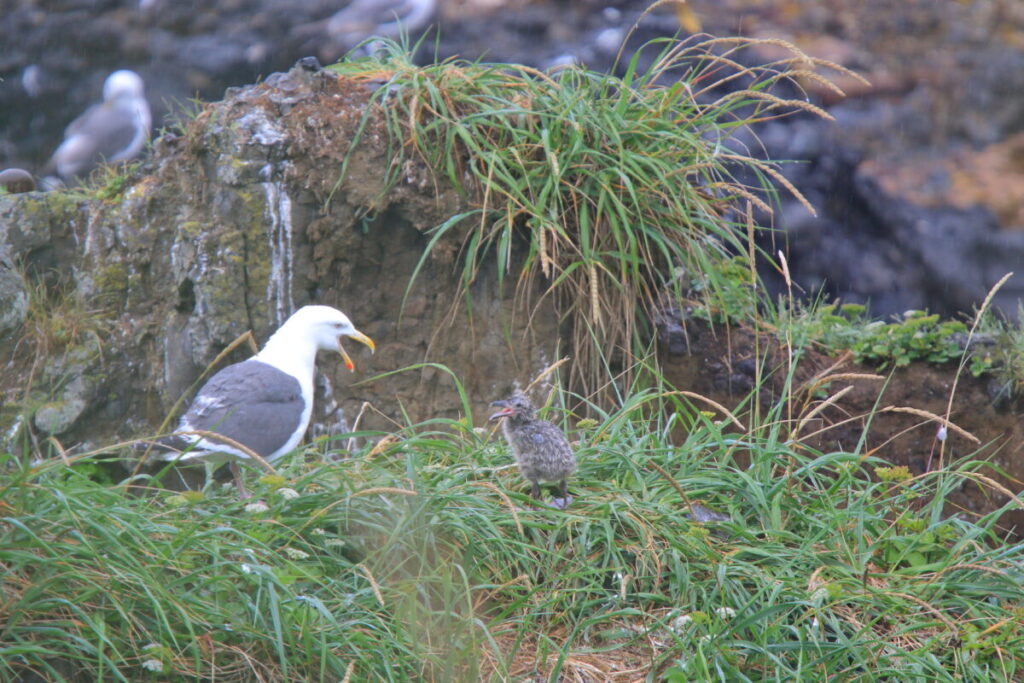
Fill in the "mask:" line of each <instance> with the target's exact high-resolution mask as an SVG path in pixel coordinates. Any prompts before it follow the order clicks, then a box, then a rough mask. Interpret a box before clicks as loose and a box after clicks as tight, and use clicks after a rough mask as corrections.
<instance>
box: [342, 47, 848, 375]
mask: <svg viewBox="0 0 1024 683" xmlns="http://www.w3.org/2000/svg"><path fill="white" fill-rule="evenodd" d="M762 42H764V41H757V40H744V39H709V38H706V37H704V38H703V39H700V40H693V41H686V42H682V43H680V42H677V41H670V40H665V41H657V42H655V43H652V44H650V45H648V47H647V49H645V50H641V51H640V52H638V53H637V54H636V55H635V56H634V57H633V58H632V60H631V61H630V63H629V64H628V65H626V69H625V74H624V75H623V76H622V77H621V78H619V77H615V76H611V75H608V74H603V73H596V72H592V71H588V70H586V69H584V68H579V67H566V68H563V69H559V70H554V71H552V72H547V73H542V72H539V71H537V70H535V69H531V68H528V67H524V66H519V65H514V64H484V63H478V62H465V61H458V60H456V61H447V62H444V63H442V64H435V65H430V66H424V67H419V66H416V65H414V64H413V63H412V62H411V61H410V55H409V52H408V51H406V50H404V49H402V48H401V47H400V46H398V45H396V44H394V43H387V46H388V48H387V50H385V51H382V52H381V53H379V54H378V55H377V56H375V57H372V58H362V59H357V60H353V61H347V62H343V63H341V64H337V65H335V66H334V67H332V68H333V69H335V70H336V71H337V72H338V73H340V74H342V75H343V76H345V77H347V78H351V79H354V80H368V79H375V80H384V81H385V84H384V85H382V86H381V87H380V88H379V89H378V90H377V91H376V93H375V95H374V104H375V105H376V106H375V107H370V108H368V112H367V117H366V119H364V124H363V125H364V126H365V125H367V123H366V122H367V121H368V120H369V117H371V116H374V115H377V114H378V113H383V115H384V117H385V120H386V122H387V126H388V130H389V132H390V138H391V142H392V147H393V158H392V161H391V164H390V177H389V178H388V181H387V183H386V187H385V189H384V192H385V193H386V192H387V191H388V190H390V188H391V187H393V186H394V185H395V184H396V183H398V182H400V181H401V180H402V179H403V178H404V177H405V176H406V175H407V172H408V168H409V166H408V165H409V164H423V165H425V166H426V168H429V169H435V170H436V172H437V174H438V175H439V176H440V177H441V179H443V180H444V181H445V182H446V184H448V185H450V186H453V187H455V188H456V189H457V190H459V191H460V192H462V193H463V195H464V196H465V198H466V200H467V202H468V203H469V205H470V206H471V209H470V210H468V211H466V212H464V213H461V214H459V215H456V216H453V217H452V218H450V219H449V220H448V221H446V222H445V223H443V224H441V225H440V226H438V227H436V228H435V229H434V230H433V231H432V239H431V242H430V245H429V247H428V249H427V253H425V254H424V255H423V260H421V266H422V264H423V263H424V261H425V260H426V258H427V257H428V255H429V252H430V250H431V249H432V248H433V246H434V245H435V244H437V243H438V241H440V240H442V239H448V240H452V239H457V240H460V241H461V242H462V245H461V251H460V253H461V258H462V267H463V271H462V276H463V277H462V281H463V286H464V288H465V289H466V291H467V292H468V287H469V285H470V284H471V283H472V282H473V281H474V279H475V278H476V276H477V274H478V272H479V270H480V268H481V267H482V264H483V263H485V262H493V263H495V264H496V266H497V271H498V273H499V277H504V276H505V275H513V276H514V277H515V279H516V284H517V291H519V292H520V294H521V295H523V296H529V295H531V294H535V295H536V294H537V293H540V292H545V295H544V296H547V295H548V294H550V295H551V296H552V297H553V298H554V300H555V301H556V303H557V305H558V306H559V307H560V309H561V310H562V312H563V314H564V315H565V316H566V317H567V318H568V319H569V320H570V321H571V323H572V330H573V332H572V335H573V340H572V348H571V349H570V353H571V355H572V356H573V358H574V363H573V371H572V372H573V377H572V378H571V380H572V383H573V386H578V387H580V388H581V390H582V391H583V393H585V394H587V395H594V392H595V391H597V390H598V388H599V387H606V386H607V377H608V373H609V370H610V369H611V372H612V373H613V374H614V373H618V372H623V373H625V375H626V377H625V379H626V383H627V384H628V383H629V382H630V377H629V373H631V372H632V367H633V364H632V363H631V362H629V361H630V359H631V358H634V357H640V356H642V355H643V354H644V352H645V350H646V344H647V342H646V341H645V339H647V338H649V334H646V333H644V330H645V329H647V330H649V328H650V314H651V313H652V312H653V310H654V309H656V307H657V305H658V301H659V299H660V298H661V297H662V296H663V294H665V293H675V294H676V295H679V294H680V293H681V292H680V289H681V288H682V287H683V286H684V283H680V278H679V277H678V273H680V272H684V273H691V274H695V277H697V278H698V279H699V280H700V282H701V285H702V289H703V292H704V296H705V297H706V298H707V300H708V301H710V302H714V301H715V298H716V296H717V295H718V293H719V292H720V291H721V290H722V286H721V284H720V275H719V270H720V267H721V266H722V264H723V263H725V262H727V261H728V260H729V259H730V258H731V256H732V255H733V254H735V253H743V254H746V253H748V251H750V250H752V249H753V246H752V244H751V242H752V238H753V231H754V230H755V228H754V226H752V225H751V224H750V223H749V220H748V218H746V217H745V216H746V215H747V212H748V211H749V207H750V206H756V207H759V208H761V209H763V210H765V211H767V212H769V213H770V211H771V208H770V202H771V195H772V193H773V191H774V190H773V184H774V183H778V184H780V185H782V186H784V187H785V188H786V190H787V191H789V192H792V193H794V194H796V196H797V197H798V198H800V199H801V200H803V198H802V197H800V196H799V193H798V192H797V191H796V189H795V188H794V187H792V186H791V185H790V184H789V183H788V181H786V180H785V178H783V176H782V175H781V174H780V173H779V172H778V171H777V170H776V167H775V165H774V164H772V163H769V162H765V161H762V160H759V159H757V158H755V157H752V156H749V155H747V154H745V153H743V152H742V151H738V150H740V149H741V143H737V142H734V141H732V136H733V134H734V133H735V132H737V131H740V130H743V129H744V128H745V127H746V126H749V125H750V124H752V123H755V122H758V121H761V120H764V119H766V118H770V117H778V116H784V115H786V114H787V113H793V112H797V111H804V112H807V111H809V112H812V113H815V114H817V115H820V116H825V117H827V116H828V114H826V113H825V112H824V111H822V110H820V109H818V108H816V107H814V106H813V105H810V104H808V103H807V102H805V101H803V100H785V99H781V98H779V97H777V96H775V95H772V94H771V90H772V88H773V87H774V86H776V85H777V84H778V83H779V82H781V81H795V79H797V78H802V77H807V75H808V73H809V72H808V68H810V67H827V68H831V69H834V70H837V71H841V72H844V73H848V72H847V71H846V69H843V68H842V67H839V66H837V65H834V64H831V63H829V62H824V61H822V60H817V59H814V58H812V57H809V56H807V55H805V54H804V53H802V52H800V51H799V50H798V49H797V48H796V47H794V46H792V45H789V44H786V43H784V42H782V41H770V42H771V43H772V44H773V45H775V46H777V47H781V48H783V49H786V50H788V51H789V57H787V58H785V59H780V60H779V61H777V62H773V63H771V64H768V65H766V66H763V67H743V66H741V65H740V64H738V63H737V62H736V61H735V58H736V56H737V53H738V52H740V51H742V50H744V49H746V48H748V47H750V46H752V45H758V44H761V43H762ZM645 60H649V62H647V61H645ZM642 63H648V64H649V66H646V67H644V68H642V67H641V64H642ZM851 75H852V74H851ZM811 76H812V77H814V78H816V79H818V80H821V81H824V79H822V78H821V77H820V76H817V75H816V74H813V73H812V74H811ZM737 82H743V83H745V84H746V87H745V88H744V89H740V90H737V89H735V88H732V89H730V90H729V91H728V92H726V90H727V88H726V86H728V85H730V84H733V83H737ZM824 82H826V83H827V81H824ZM831 87H833V88H834V87H835V86H831ZM836 90H838V88H836ZM357 147H358V145H354V146H353V149H356V148H357ZM748 177H749V178H754V179H756V180H755V181H754V182H755V185H754V186H749V185H748V184H747V181H745V180H741V178H748ZM343 179H344V168H343V169H342V178H341V179H339V181H338V182H339V186H340V184H341V182H342V181H343ZM744 206H746V207H748V208H747V210H744V209H743V207H744ZM808 209H809V210H811V211H812V212H813V209H811V207H810V206H808ZM367 210H368V211H372V210H373V207H368V208H367ZM513 271H514V272H513ZM414 280H415V277H414ZM410 286H412V283H410Z"/></svg>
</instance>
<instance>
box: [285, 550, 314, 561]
mask: <svg viewBox="0 0 1024 683" xmlns="http://www.w3.org/2000/svg"><path fill="white" fill-rule="evenodd" d="M284 554H285V555H287V556H288V557H290V558H292V559H293V560H304V559H306V558H307V557H309V553H307V552H306V551H305V550H299V549H298V548H285V549H284Z"/></svg>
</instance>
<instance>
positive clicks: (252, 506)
mask: <svg viewBox="0 0 1024 683" xmlns="http://www.w3.org/2000/svg"><path fill="white" fill-rule="evenodd" d="M269 509H270V508H269V507H267V504H266V503H264V502H263V501H262V500H254V501H253V502H251V503H249V504H248V505H246V506H245V511H246V512H266V511H267V510H269Z"/></svg>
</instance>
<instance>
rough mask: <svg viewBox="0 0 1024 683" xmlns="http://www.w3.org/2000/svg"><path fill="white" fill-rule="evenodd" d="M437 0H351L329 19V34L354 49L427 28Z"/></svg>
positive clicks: (435, 8) (333, 38)
mask: <svg viewBox="0 0 1024 683" xmlns="http://www.w3.org/2000/svg"><path fill="white" fill-rule="evenodd" d="M436 10H437V0H352V2H351V3H350V4H349V5H348V6H346V7H345V8H344V9H342V10H341V11H339V12H337V13H335V14H334V16H332V17H331V18H330V19H328V20H327V27H326V28H327V35H328V36H330V38H331V39H332V40H335V41H338V42H340V43H343V44H344V45H345V46H346V47H347V48H351V47H353V46H354V45H356V44H357V43H359V42H360V41H362V40H365V39H366V38H369V37H371V36H376V37H379V38H397V37H399V36H400V35H401V34H402V33H403V32H404V33H406V34H412V33H414V32H415V31H418V30H419V29H421V28H423V27H425V26H426V25H427V24H428V23H429V22H430V20H431V19H432V18H433V17H434V12H435V11H436Z"/></svg>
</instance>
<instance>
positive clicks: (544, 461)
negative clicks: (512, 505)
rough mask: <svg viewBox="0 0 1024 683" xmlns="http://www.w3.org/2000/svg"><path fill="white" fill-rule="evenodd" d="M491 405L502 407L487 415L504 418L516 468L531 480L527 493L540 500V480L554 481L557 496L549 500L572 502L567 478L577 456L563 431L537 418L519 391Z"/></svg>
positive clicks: (563, 503) (560, 505)
mask: <svg viewBox="0 0 1024 683" xmlns="http://www.w3.org/2000/svg"><path fill="white" fill-rule="evenodd" d="M491 405H492V406H495V407H497V408H501V410H499V411H498V412H496V413H494V414H493V415H491V418H490V419H492V420H500V419H504V421H503V423H502V425H501V427H502V431H503V432H504V433H505V439H507V440H508V444H509V446H510V447H511V448H512V455H513V456H514V457H515V459H516V463H517V464H518V465H519V471H520V472H521V473H522V475H523V476H524V477H525V478H526V479H527V480H528V481H529V482H530V484H531V488H530V495H532V496H533V497H534V498H536V499H537V500H540V497H541V492H540V485H541V484H542V483H552V484H557V485H558V495H559V497H558V498H555V499H554V500H553V501H552V504H553V505H554V506H555V507H556V508H558V509H560V510H562V509H565V508H566V507H567V506H568V505H569V503H570V502H572V498H571V497H570V496H569V491H568V486H567V483H566V479H568V477H569V476H571V475H572V473H573V472H575V471H576V457H575V456H574V455H573V452H572V446H570V445H569V440H568V439H566V438H565V434H563V433H562V430H561V429H559V428H558V427H556V426H555V425H553V424H551V423H550V422H546V421H544V420H539V419H537V411H536V410H534V407H533V404H531V403H530V399H528V398H526V396H525V395H523V394H522V393H520V392H516V393H515V394H513V395H512V396H511V397H510V398H507V399H505V400H502V401H495V402H493V403H492V404H491Z"/></svg>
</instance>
